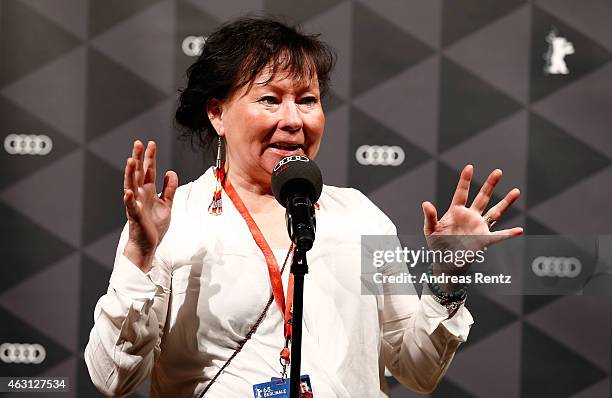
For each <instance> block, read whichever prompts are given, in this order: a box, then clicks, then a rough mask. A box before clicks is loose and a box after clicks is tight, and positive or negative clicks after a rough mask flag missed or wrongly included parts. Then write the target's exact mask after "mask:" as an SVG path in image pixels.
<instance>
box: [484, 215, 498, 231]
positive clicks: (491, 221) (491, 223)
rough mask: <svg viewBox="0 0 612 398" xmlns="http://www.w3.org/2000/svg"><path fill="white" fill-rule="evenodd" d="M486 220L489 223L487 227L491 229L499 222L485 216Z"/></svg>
mask: <svg viewBox="0 0 612 398" xmlns="http://www.w3.org/2000/svg"><path fill="white" fill-rule="evenodd" d="M484 220H485V222H486V223H487V227H489V229H491V228H492V227H493V226H494V225H495V223H496V222H497V220H494V219H493V217H491V216H484Z"/></svg>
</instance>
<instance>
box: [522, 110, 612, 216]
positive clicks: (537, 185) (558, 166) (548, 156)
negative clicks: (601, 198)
mask: <svg viewBox="0 0 612 398" xmlns="http://www.w3.org/2000/svg"><path fill="white" fill-rule="evenodd" d="M528 140H529V143H528V149H527V169H528V170H529V175H528V176H527V207H528V208H530V207H533V206H535V205H537V204H538V203H541V202H542V201H544V200H546V199H548V198H550V197H552V196H554V195H556V194H558V193H560V192H561V191H564V190H566V189H567V188H569V187H570V186H572V185H574V184H575V183H577V182H578V181H581V180H583V179H585V178H587V177H588V176H590V175H592V174H594V173H596V172H598V171H600V170H603V169H604V168H605V167H608V166H609V165H610V164H611V163H612V161H611V160H610V159H608V158H607V157H606V156H605V155H603V154H601V153H599V152H597V151H596V150H595V149H592V148H590V147H588V146H587V145H585V144H583V143H582V142H580V141H578V140H577V139H575V138H574V137H572V136H571V135H569V134H567V133H565V132H564V131H563V130H561V128H559V127H558V126H555V125H554V124H552V123H551V122H549V121H548V120H546V119H543V118H542V117H540V116H538V115H536V114H534V113H531V114H530V116H529V139H528Z"/></svg>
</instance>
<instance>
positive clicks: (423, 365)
mask: <svg viewBox="0 0 612 398" xmlns="http://www.w3.org/2000/svg"><path fill="white" fill-rule="evenodd" d="M361 196H362V208H361V212H360V213H361V214H362V215H364V214H365V215H366V217H363V218H364V219H367V220H369V222H368V228H367V233H368V234H370V235H371V234H378V235H386V236H390V237H393V238H392V239H394V241H395V242H397V243H394V244H393V245H392V246H398V245H400V243H399V239H398V237H397V229H396V227H395V225H394V224H393V222H392V221H391V220H390V219H389V218H388V217H387V216H386V215H385V214H384V213H383V212H382V211H381V210H380V209H379V208H378V207H376V205H374V204H373V203H372V202H371V201H370V200H369V199H368V198H367V197H365V196H364V195H363V194H361ZM381 270H382V271H383V272H384V274H385V275H388V276H389V275H394V274H399V273H400V272H406V270H407V268H406V267H405V266H404V267H402V268H401V269H400V268H398V267H393V266H391V267H385V266H383V267H382V268H381ZM411 291H412V293H409V292H404V293H403V294H384V295H383V296H382V297H381V301H382V311H381V319H380V323H381V328H382V341H381V359H382V361H383V364H384V365H385V366H386V367H387V369H388V370H389V371H390V372H391V374H392V375H393V376H394V377H395V378H396V379H397V380H398V381H399V382H400V383H401V384H402V385H404V386H405V387H408V388H410V389H412V390H415V391H419V392H431V391H433V390H434V389H435V388H436V386H437V385H438V383H439V381H440V380H441V378H442V376H443V375H444V373H445V372H446V370H447V369H448V367H449V365H450V363H451V361H452V359H453V356H454V355H455V352H456V351H457V348H458V347H459V345H460V344H461V343H463V342H465V341H466V339H467V337H468V334H469V330H470V327H471V325H472V324H473V323H474V320H473V318H472V316H471V314H470V312H469V311H468V310H467V308H465V306H464V305H461V306H460V307H459V308H458V309H457V310H456V311H455V312H454V313H453V314H452V316H451V315H450V314H449V313H448V311H447V309H446V307H444V306H443V305H441V304H440V303H438V302H436V301H435V300H434V299H433V298H432V297H431V296H430V295H422V296H421V298H420V299H419V297H418V295H417V294H416V290H414V289H413V288H412V287H411Z"/></svg>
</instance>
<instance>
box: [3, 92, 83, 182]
mask: <svg viewBox="0 0 612 398" xmlns="http://www.w3.org/2000/svg"><path fill="white" fill-rule="evenodd" d="M0 120H2V128H3V130H4V131H5V132H6V137H3V138H4V139H3V143H4V144H5V145H7V144H6V141H7V140H8V135H9V134H17V135H23V134H25V135H28V136H31V135H33V136H40V135H44V136H47V137H48V138H50V139H51V145H52V146H51V151H50V152H49V153H47V154H46V155H22V154H11V153H9V152H7V151H6V150H5V149H4V148H1V150H0V170H2V172H1V173H0V190H2V189H4V188H6V187H8V186H9V185H11V184H13V183H14V182H16V181H18V180H20V179H22V178H24V177H26V176H28V175H30V174H32V173H33V172H35V171H37V170H40V169H41V168H43V167H45V166H47V165H48V164H50V163H51V162H53V161H55V160H57V159H59V158H61V157H63V156H65V155H67V154H69V153H71V152H72V151H73V150H75V149H76V148H77V144H75V143H74V142H72V141H70V140H69V139H67V138H66V137H65V136H64V135H62V134H60V133H59V132H58V131H57V130H56V129H54V128H53V127H51V126H50V125H49V124H47V123H46V122H44V121H42V120H40V119H39V118H37V117H36V116H34V115H33V114H31V113H30V112H28V111H26V110H25V109H23V108H21V107H20V106H17V105H15V104H13V103H12V102H10V101H7V100H6V99H4V98H3V97H2V96H0ZM25 142H26V141H22V140H21V139H19V142H17V141H15V142H13V143H12V144H8V145H11V147H14V146H16V145H22V144H24V143H25Z"/></svg>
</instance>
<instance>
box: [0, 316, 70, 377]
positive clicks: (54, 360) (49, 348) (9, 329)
mask: <svg viewBox="0 0 612 398" xmlns="http://www.w3.org/2000/svg"><path fill="white" fill-rule="evenodd" d="M58 310H61V309H58ZM0 325H2V327H0V342H2V343H14V344H40V345H42V346H43V348H44V350H45V354H46V355H45V359H44V360H43V361H42V362H41V363H40V364H36V365H34V364H28V363H5V362H4V361H0V374H1V375H2V377H34V376H36V375H39V374H40V373H43V372H44V371H45V370H46V369H49V368H52V367H53V366H54V365H56V364H58V363H60V362H62V361H63V360H65V359H66V358H69V357H70V356H71V355H72V354H71V353H70V352H69V351H68V350H66V349H65V348H63V347H62V346H60V345H58V344H56V343H55V342H54V341H53V340H52V339H50V338H49V337H47V336H45V335H44V334H43V333H41V332H39V331H38V330H36V329H34V328H32V327H30V326H29V325H28V324H26V323H24V322H23V321H21V320H20V319H19V318H17V317H15V316H13V315H12V314H11V313H9V312H8V311H6V310H4V309H3V308H0Z"/></svg>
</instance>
